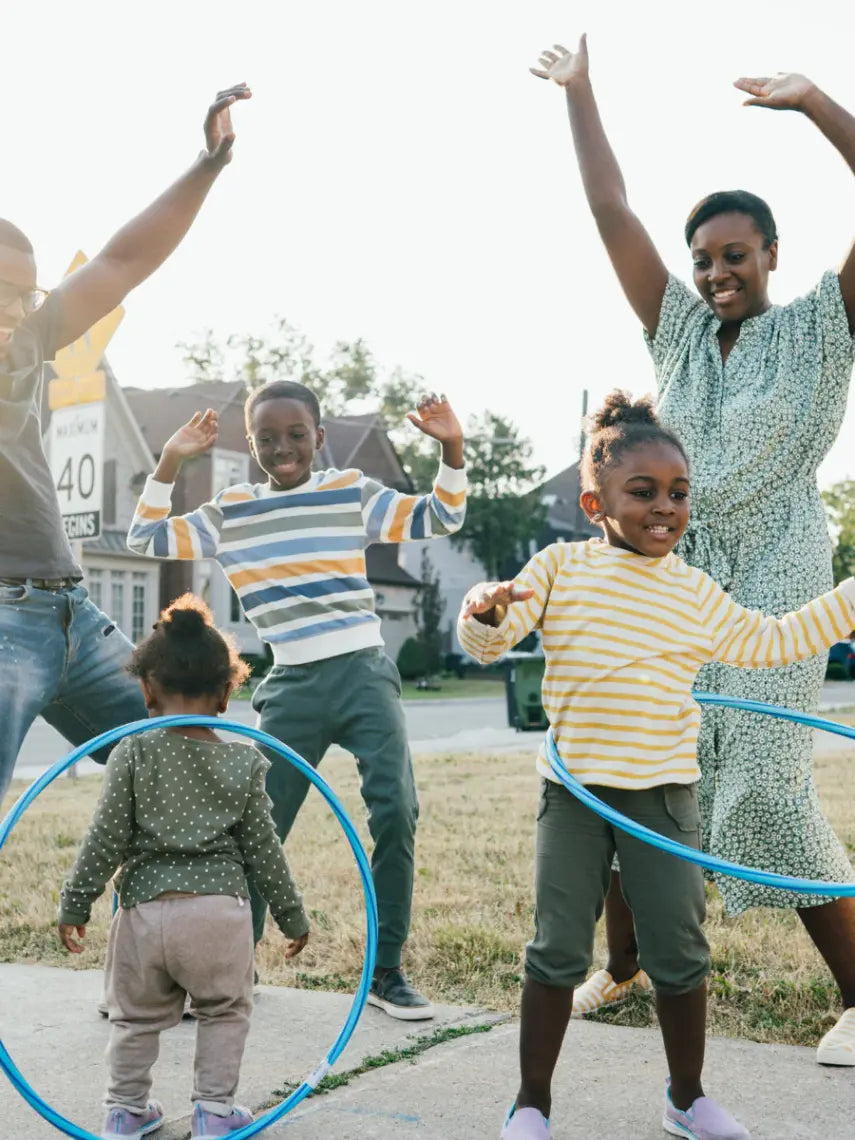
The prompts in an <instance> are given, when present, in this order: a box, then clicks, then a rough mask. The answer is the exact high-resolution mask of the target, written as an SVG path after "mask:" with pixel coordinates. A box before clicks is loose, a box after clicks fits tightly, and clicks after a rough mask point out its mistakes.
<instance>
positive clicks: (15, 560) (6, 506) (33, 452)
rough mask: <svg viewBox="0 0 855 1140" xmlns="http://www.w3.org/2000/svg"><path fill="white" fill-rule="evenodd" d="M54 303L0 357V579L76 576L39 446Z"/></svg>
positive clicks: (55, 330) (53, 341) (55, 327)
mask: <svg viewBox="0 0 855 1140" xmlns="http://www.w3.org/2000/svg"><path fill="white" fill-rule="evenodd" d="M59 322H60V303H59V298H58V297H48V299H47V301H46V302H45V303H44V305H43V306H42V307H41V309H39V310H38V311H37V312H35V313H33V315H32V316H31V317H28V318H27V320H26V321H24V323H23V324H22V325H21V327H20V328H19V329H18V330H17V331H16V333H15V335H14V337H13V339H12V344H11V346H10V348H9V353H8V355H7V356H6V358H5V359H4V360H0V578H81V577H82V576H83V572H82V571H81V569H80V567H79V566H78V565H77V563H76V562H75V561H74V556H73V555H72V553H71V547H70V545H69V542H68V539H67V538H66V537H65V530H64V529H63V525H62V515H61V513H60V509H59V500H58V499H57V496H56V490H55V489H54V485H53V479H52V478H51V473H50V467H49V466H48V461H47V458H46V456H45V452H44V447H43V446H42V425H41V407H42V392H43V388H44V362H45V361H46V360H53V357H54V354H55V352H56V349H57V347H58V346H57V337H58V335H59Z"/></svg>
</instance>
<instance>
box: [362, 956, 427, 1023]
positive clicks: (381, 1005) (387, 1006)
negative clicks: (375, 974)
mask: <svg viewBox="0 0 855 1140" xmlns="http://www.w3.org/2000/svg"><path fill="white" fill-rule="evenodd" d="M368 1004H369V1005H376V1006H377V1008H378V1009H382V1010H383V1011H384V1013H388V1014H389V1016H390V1017H396V1018H397V1019H398V1020H399V1021H427V1020H428V1019H429V1018H431V1017H433V1015H434V1014H433V1006H432V1005H431V1003H430V1002H429V1001H428V1000H427V998H424V997H422V995H421V994H420V993H419V992H418V990H415V989H413V987H412V986H411V985H410V983H409V982H408V981H407V979H406V978H405V977H404V975H403V973H402V971H401V970H400V969H395V970H387V971H386V972H385V973H384V974H381V975H380V977H379V978H375V979H374V981H373V982H372V983H371V989H370V991H369V993H368Z"/></svg>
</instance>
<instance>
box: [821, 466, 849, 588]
mask: <svg viewBox="0 0 855 1140" xmlns="http://www.w3.org/2000/svg"><path fill="white" fill-rule="evenodd" d="M822 498H823V502H824V503H825V512H826V514H827V515H828V522H829V529H830V531H831V535H832V542H833V543H834V554H833V556H832V567H833V569H834V583H835V585H837V584H838V583H839V582H842V581H843V579H844V578H849V577H851V576H852V575H853V574H855V479H844V480H843V481H842V482H840V483H835V484H834V485H833V486H832V487H829V488H828V490H827V491H823V492H822Z"/></svg>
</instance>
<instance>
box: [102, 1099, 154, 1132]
mask: <svg viewBox="0 0 855 1140" xmlns="http://www.w3.org/2000/svg"><path fill="white" fill-rule="evenodd" d="M162 1124H163V1105H162V1104H161V1103H160V1101H157V1100H152V1101H149V1105H148V1108H146V1110H145V1112H130V1111H129V1110H128V1109H127V1108H111V1109H110V1110H109V1112H108V1113H107V1120H106V1122H105V1124H104V1131H103V1132H102V1133H101V1136H102V1137H103V1140H140V1138H141V1137H142V1136H148V1134H149V1133H150V1132H156V1131H157V1130H158V1128H160V1126H161V1125H162Z"/></svg>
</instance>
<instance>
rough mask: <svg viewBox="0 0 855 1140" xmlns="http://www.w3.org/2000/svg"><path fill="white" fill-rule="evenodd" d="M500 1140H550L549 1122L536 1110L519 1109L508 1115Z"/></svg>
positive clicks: (514, 1109) (512, 1110)
mask: <svg viewBox="0 0 855 1140" xmlns="http://www.w3.org/2000/svg"><path fill="white" fill-rule="evenodd" d="M500 1140H549V1121H548V1120H547V1119H546V1117H545V1116H544V1115H543V1113H542V1112H539V1111H538V1110H537V1109H536V1108H517V1107H516V1105H514V1107H513V1108H512V1109H511V1111H510V1112H509V1113H508V1118H507V1120H506V1121H505V1127H504V1128H503V1129H502V1135H501V1138H500Z"/></svg>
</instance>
